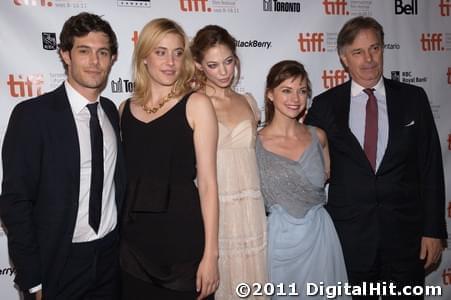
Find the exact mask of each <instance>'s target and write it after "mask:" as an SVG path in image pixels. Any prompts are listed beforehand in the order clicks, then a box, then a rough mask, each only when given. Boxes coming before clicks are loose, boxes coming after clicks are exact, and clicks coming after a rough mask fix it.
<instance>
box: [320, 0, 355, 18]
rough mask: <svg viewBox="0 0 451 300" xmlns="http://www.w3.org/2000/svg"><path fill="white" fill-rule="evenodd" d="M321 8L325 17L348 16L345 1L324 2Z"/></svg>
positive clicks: (326, 0)
mask: <svg viewBox="0 0 451 300" xmlns="http://www.w3.org/2000/svg"><path fill="white" fill-rule="evenodd" d="M323 6H324V13H325V14H326V15H349V11H348V9H347V7H348V2H346V0H324V1H323Z"/></svg>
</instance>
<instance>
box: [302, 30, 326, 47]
mask: <svg viewBox="0 0 451 300" xmlns="http://www.w3.org/2000/svg"><path fill="white" fill-rule="evenodd" d="M298 42H299V51H301V52H325V51H326V48H324V33H323V32H304V33H299V38H298Z"/></svg>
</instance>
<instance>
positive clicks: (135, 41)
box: [132, 30, 138, 46]
mask: <svg viewBox="0 0 451 300" xmlns="http://www.w3.org/2000/svg"><path fill="white" fill-rule="evenodd" d="M132 42H133V46H136V44H138V31H136V30H135V31H133V35H132Z"/></svg>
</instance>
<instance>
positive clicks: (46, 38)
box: [42, 32, 57, 50]
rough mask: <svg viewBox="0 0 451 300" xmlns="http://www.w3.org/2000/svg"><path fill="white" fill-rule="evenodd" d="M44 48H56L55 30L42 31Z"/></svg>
mask: <svg viewBox="0 0 451 300" xmlns="http://www.w3.org/2000/svg"><path fill="white" fill-rule="evenodd" d="M42 48H44V49H45V50H56V48H57V43H56V33H54V32H43V33H42Z"/></svg>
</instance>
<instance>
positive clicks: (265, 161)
mask: <svg viewBox="0 0 451 300" xmlns="http://www.w3.org/2000/svg"><path fill="white" fill-rule="evenodd" d="M310 94H311V88H310V83H309V80H308V75H307V73H306V71H305V69H304V67H303V65H302V64H300V63H299V62H296V61H281V62H279V63H277V64H276V65H274V66H273V67H272V68H271V70H270V72H269V74H268V76H267V82H266V92H265V115H266V126H265V127H264V128H263V129H262V130H261V131H260V132H259V135H258V138H257V143H256V147H257V160H258V165H259V170H260V177H261V184H262V193H263V197H264V200H265V205H266V208H267V210H268V212H269V216H268V269H269V279H270V281H271V282H272V283H273V284H274V285H277V284H279V283H284V292H285V293H286V294H287V295H288V294H293V293H299V295H298V296H295V297H293V296H290V297H286V298H289V299H327V296H329V297H330V296H331V295H330V294H329V295H327V294H326V293H324V294H323V295H320V294H317V295H313V293H314V292H315V291H316V290H318V291H319V290H320V287H321V286H322V287H324V289H325V288H326V287H327V286H340V285H344V284H345V282H347V276H346V268H345V264H344V259H343V254H342V250H341V245H340V241H339V240H338V237H337V233H336V231H335V227H334V225H333V223H332V220H331V218H330V216H329V214H328V213H327V211H326V210H325V209H324V207H323V205H324V204H325V202H326V193H325V190H324V185H325V182H326V180H327V178H328V172H329V171H328V170H329V153H328V152H329V151H328V145H327V138H326V135H325V133H324V131H322V130H321V129H319V128H315V127H310V126H306V125H303V124H302V123H300V122H299V118H300V117H302V115H303V114H304V112H305V109H306V104H307V99H308V98H309V96H310ZM292 283H295V284H296V289H294V288H293V285H292ZM275 290H276V292H280V288H276V289H275ZM307 295H308V297H307ZM284 298H285V297H284V296H283V295H276V294H275V295H274V296H273V298H272V299H284ZM346 298H348V297H338V299H346Z"/></svg>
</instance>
